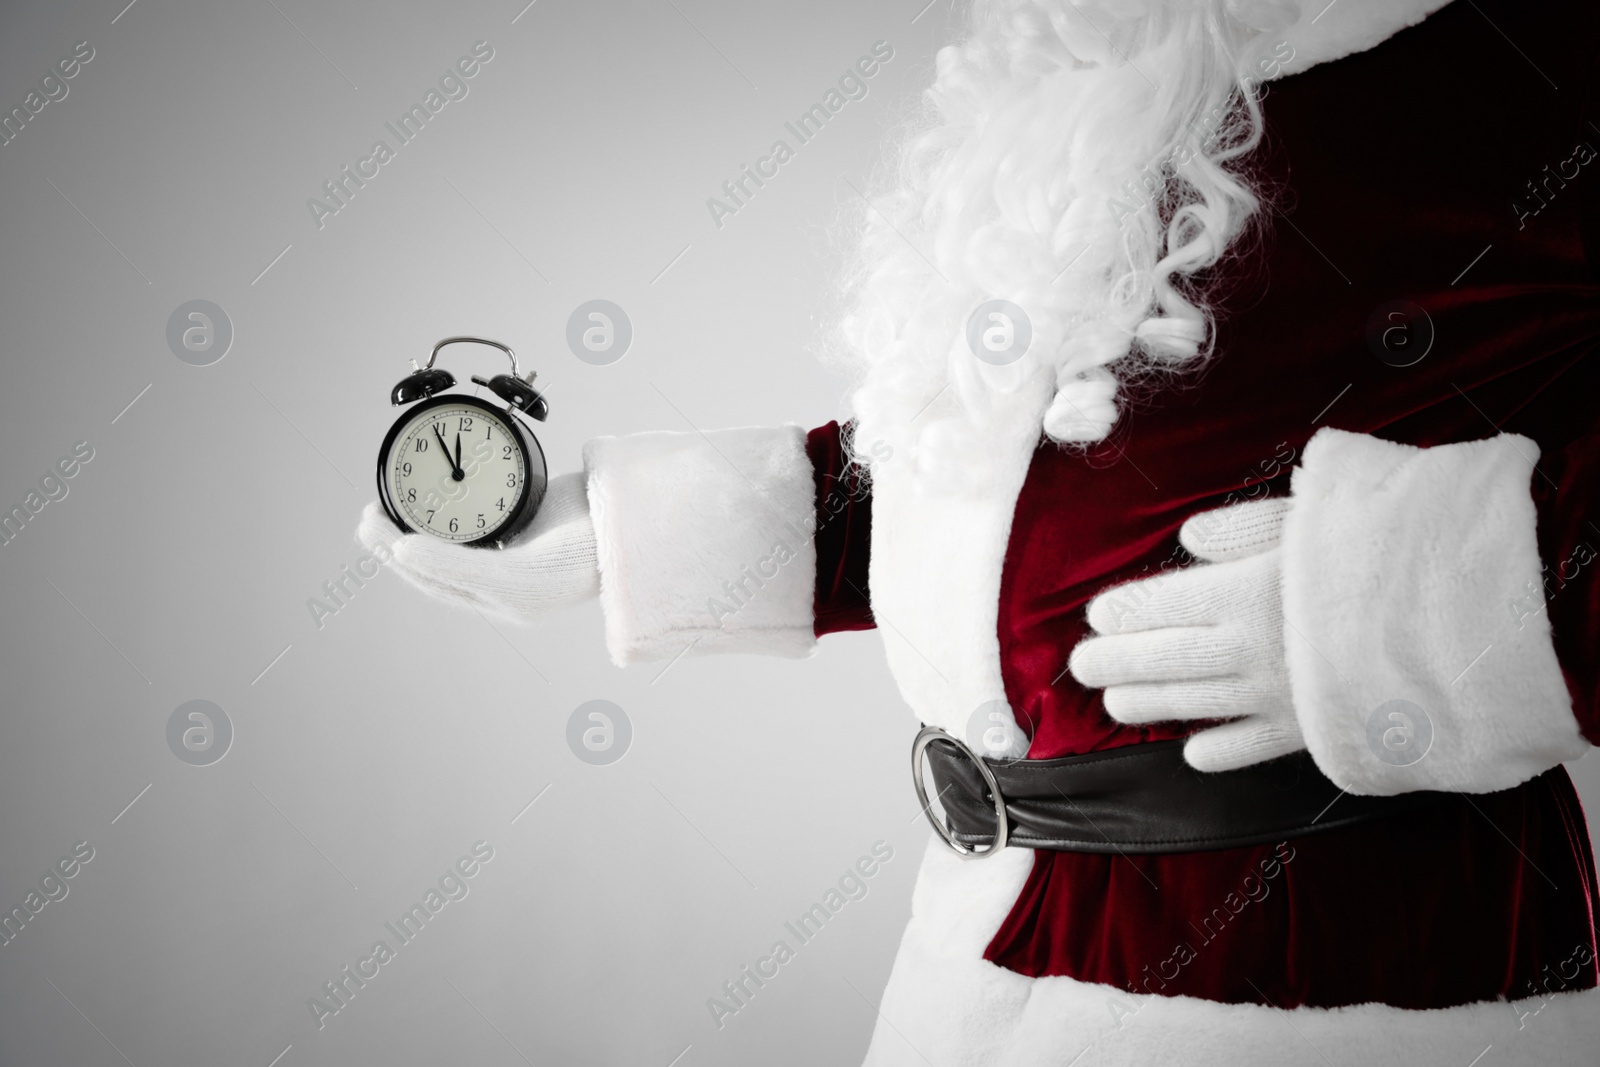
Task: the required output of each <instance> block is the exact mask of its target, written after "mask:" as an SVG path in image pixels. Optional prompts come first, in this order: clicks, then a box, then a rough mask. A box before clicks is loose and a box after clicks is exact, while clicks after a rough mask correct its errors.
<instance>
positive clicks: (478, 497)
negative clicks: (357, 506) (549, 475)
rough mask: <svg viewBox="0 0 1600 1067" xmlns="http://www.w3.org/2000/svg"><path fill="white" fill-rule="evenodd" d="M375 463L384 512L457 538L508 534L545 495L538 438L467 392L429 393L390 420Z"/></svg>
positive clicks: (438, 534)
mask: <svg viewBox="0 0 1600 1067" xmlns="http://www.w3.org/2000/svg"><path fill="white" fill-rule="evenodd" d="M530 445H531V448H530ZM381 463H382V467H381V468H380V471H381V478H382V484H383V490H384V494H383V495H384V497H385V503H386V504H387V505H388V506H389V507H388V510H389V513H390V517H391V518H394V519H395V520H396V521H397V522H399V523H400V524H401V525H402V526H403V527H406V528H407V529H410V530H413V531H416V532H417V533H428V534H433V535H434V536H435V537H440V538H443V539H444V540H446V541H455V542H458V543H462V544H467V543H471V542H476V541H485V542H486V541H489V540H493V539H494V535H495V534H496V533H497V532H504V533H510V532H511V531H512V530H514V529H515V528H516V527H517V526H520V525H521V521H519V520H521V519H522V517H523V516H524V515H526V514H529V509H528V507H527V505H529V504H530V503H531V504H532V505H533V506H535V507H536V506H537V505H538V500H537V497H540V496H543V493H544V480H545V471H544V457H543V455H542V454H540V453H539V446H538V443H537V442H535V441H534V440H533V438H532V436H531V435H529V434H527V433H526V432H525V431H523V430H522V428H521V427H520V426H517V425H515V424H514V423H513V421H512V419H511V416H509V415H508V414H506V413H504V412H500V411H497V410H495V409H494V408H491V407H489V406H488V405H486V404H482V403H480V402H477V401H474V400H472V399H471V398H467V397H436V398H434V399H433V400H431V401H428V402H426V403H424V404H422V405H419V406H418V408H417V409H415V410H413V411H412V412H411V413H410V414H409V415H408V416H406V417H405V418H403V419H401V421H399V422H397V423H395V425H394V427H393V429H391V430H390V431H389V439H388V440H387V441H386V442H385V443H384V449H383V454H382V459H381ZM530 468H533V469H532V470H530ZM530 475H531V479H532V482H531V486H530ZM530 488H531V490H532V493H533V494H534V499H531V500H530V497H529V492H530Z"/></svg>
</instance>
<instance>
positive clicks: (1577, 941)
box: [808, 0, 1600, 1008]
mask: <svg viewBox="0 0 1600 1067" xmlns="http://www.w3.org/2000/svg"><path fill="white" fill-rule="evenodd" d="M1480 8H1481V10H1480ZM1491 18H1492V23H1491V21H1490V20H1491ZM1513 41H1538V42H1540V50H1539V52H1538V55H1537V61H1538V62H1537V66H1535V64H1534V61H1533V59H1531V58H1527V57H1522V58H1519V57H1518V55H1517V54H1516V52H1515V51H1514V50H1515V48H1516V46H1515V45H1513V44H1511V43H1510V42H1513ZM1597 42H1600V10H1597V9H1595V8H1594V7H1593V6H1592V5H1582V6H1580V5H1578V4H1576V3H1560V4H1548V5H1513V4H1510V3H1489V2H1487V0H1485V2H1484V3H1482V4H1481V5H1473V4H1454V5H1451V6H1450V7H1448V8H1446V9H1444V10H1442V11H1440V12H1438V13H1436V14H1434V15H1433V16H1432V17H1430V18H1428V19H1427V20H1426V21H1424V22H1423V23H1421V24H1420V25H1418V26H1416V27H1413V28H1411V29H1409V30H1406V31H1403V32H1401V33H1399V34H1397V35H1396V36H1394V37H1393V38H1392V39H1390V40H1389V41H1387V42H1385V43H1384V44H1382V45H1381V46H1379V47H1377V48H1375V49H1373V50H1371V51H1369V52H1366V53H1363V54H1360V55H1356V56H1352V57H1350V58H1348V59H1345V60H1343V61H1341V62H1338V63H1335V64H1330V65H1327V66H1324V67H1321V68H1318V69H1314V70H1311V71H1309V72H1307V73H1305V74H1302V75H1299V76H1297V77H1295V78H1293V79H1289V80H1288V81H1286V82H1284V83H1281V84H1278V85H1274V86H1273V87H1271V90H1270V92H1269V93H1268V95H1267V97H1266V100H1265V102H1264V110H1265V115H1266V141H1265V144H1264V145H1263V147H1262V149H1261V150H1260V151H1259V152H1258V153H1257V154H1256V156H1255V157H1254V164H1253V165H1254V167H1255V168H1256V176H1257V178H1258V180H1259V181H1260V182H1261V183H1262V186H1263V187H1264V188H1265V189H1266V190H1268V192H1269V195H1270V197H1271V200H1272V207H1271V209H1270V210H1269V211H1267V212H1266V213H1265V217H1264V219H1263V222H1264V227H1263V236H1262V239H1261V240H1260V242H1259V244H1258V245H1257V246H1256V247H1253V248H1251V249H1250V250H1249V251H1247V252H1244V253H1242V254H1240V255H1239V256H1238V257H1236V258H1235V259H1233V260H1232V261H1230V262H1229V263H1227V264H1226V266H1225V268H1224V269H1222V270H1221V271H1219V276H1218V277H1217V278H1215V279H1213V281H1215V282H1216V288H1215V289H1214V290H1213V291H1214V293H1216V294H1218V296H1219V297H1220V302H1221V307H1222V315H1221V316H1220V323H1219V330H1218V338H1217V346H1216V356H1215V358H1214V360H1213V361H1212V363H1211V364H1210V365H1209V366H1208V367H1207V368H1206V369H1205V370H1204V371H1203V372H1201V373H1199V374H1196V375H1195V376H1193V377H1192V378H1190V379H1189V380H1188V381H1187V382H1185V383H1183V384H1181V385H1179V386H1177V387H1169V388H1167V389H1166V390H1164V391H1162V392H1161V393H1159V394H1157V395H1155V396H1152V397H1148V398H1145V400H1144V402H1143V403H1140V404H1136V405H1134V406H1133V407H1132V409H1131V410H1129V411H1128V412H1127V413H1126V414H1125V415H1124V416H1123V418H1122V420H1121V422H1120V423H1119V424H1118V426H1117V428H1116V430H1115V431H1114V433H1113V435H1112V437H1111V438H1110V439H1109V440H1107V441H1105V442H1103V443H1102V444H1100V445H1099V446H1097V447H1095V448H1093V449H1091V450H1090V451H1089V452H1088V454H1087V455H1083V454H1079V453H1072V452H1067V451H1064V450H1061V449H1058V448H1056V447H1054V446H1052V445H1050V444H1048V443H1045V444H1042V445H1041V446H1040V448H1039V450H1038V452H1037V453H1036V454H1035V456H1034V458H1033V462H1032V465H1031V467H1030V469H1029V471H1028V476H1027V480H1026V482H1025V484H1024V486H1023V489H1022V492H1021V494H1020V496H1019V498H1018V500H1017V504H1016V511H1015V515H1014V519H1013V524H1012V528H1011V534H1010V543H1009V548H1008V551H1007V556H1006V561H1005V568H1004V572H1003V579H1002V585H1001V594H1000V596H1001V600H1000V609H999V640H1000V649H1001V657H1002V671H1003V675H1004V681H1005V688H1006V696H1007V698H1008V699H1009V701H1010V704H1011V707H1012V708H1013V709H1014V711H1015V712H1016V714H1017V717H1018V720H1019V722H1020V723H1021V724H1022V725H1023V727H1024V728H1025V729H1027V730H1028V731H1029V733H1030V735H1031V737H1032V747H1031V750H1030V756H1031V757H1033V758H1048V757H1052V756H1061V755H1069V754H1075V753H1082V752H1090V751H1095V750H1101V749H1108V748H1115V747H1118V746H1122V745H1130V744H1138V743H1141V742H1144V741H1151V740H1157V739H1163V738H1170V737H1175V736H1181V735H1182V734H1183V733H1185V732H1186V729H1187V728H1186V727H1185V726H1184V725H1183V724H1178V723H1174V724H1158V725H1155V726H1149V727H1129V726H1122V725H1119V724H1118V723H1116V722H1114V721H1112V720H1111V719H1110V718H1109V717H1108V716H1107V715H1106V714H1105V712H1104V710H1103V708H1102V706H1101V694H1100V691H1098V690H1089V689H1085V688H1083V687H1082V686H1080V685H1078V684H1077V682H1076V681H1075V680H1074V679H1073V677H1072V676H1071V675H1070V674H1069V673H1068V672H1067V671H1066V669H1065V665H1066V662H1067V656H1068V654H1069V652H1070V651H1071V650H1072V648H1073V646H1074V645H1075V644H1076V643H1077V642H1078V641H1079V640H1080V639H1081V638H1083V637H1084V636H1085V634H1086V633H1087V623H1086V621H1085V617H1084V608H1085V605H1086V604H1087V603H1088V601H1089V600H1090V599H1091V598H1092V597H1094V596H1095V595H1096V594H1097V593H1099V592H1100V591H1102V590H1104V589H1105V588H1107V587H1108V586H1111V585H1113V584H1116V583H1118V582H1123V581H1127V580H1130V579H1135V578H1138V577H1140V576H1142V575H1147V574H1151V573H1154V572H1156V571H1157V570H1158V569H1159V568H1160V567H1161V565H1162V564H1163V563H1164V562H1166V563H1168V564H1169V565H1170V564H1171V562H1172V561H1173V560H1174V559H1176V558H1178V556H1179V555H1180V553H1179V550H1178V546H1177V531H1178V528H1179V526H1180V525H1181V524H1182V523H1183V521H1184V520H1185V519H1186V518H1188V517H1189V516H1191V515H1193V514H1195V513H1197V512H1200V511H1204V510H1207V509H1210V508H1215V507H1220V506H1223V505H1225V504H1228V503H1232V502H1235V501H1237V500H1241V499H1247V498H1250V497H1254V496H1259V495H1263V494H1283V493H1287V492H1288V485H1289V473H1290V470H1291V469H1292V467H1293V465H1294V463H1295V460H1296V457H1297V456H1298V454H1299V451H1300V450H1301V449H1302V448H1303V447H1304V445H1305V443H1306V441H1307V439H1308V438H1309V437H1310V436H1311V435H1312V434H1313V433H1314V432H1315V431H1316V430H1318V429H1319V428H1321V427H1323V426H1333V427H1338V428H1341V429H1345V430H1350V431H1354V432H1360V433H1367V434H1373V435H1375V436H1378V437H1381V438H1384V439H1386V440H1391V441H1397V442H1402V443H1406V444H1412V445H1418V446H1433V445H1440V444H1447V443H1452V442H1459V441H1471V440H1477V439H1480V438H1484V437H1488V436H1491V435H1493V434H1495V433H1497V432H1500V431H1506V432H1516V433H1521V434H1526V435H1527V436H1529V437H1531V438H1533V439H1535V440H1536V441H1537V442H1538V443H1539V445H1540V447H1541V449H1542V457H1541V459H1540V461H1539V463H1538V467H1537V469H1536V474H1535V478H1534V484H1533V486H1532V491H1533V494H1534V498H1535V501H1536V504H1537V507H1538V513H1539V543H1540V548H1541V554H1542V557H1543V559H1544V561H1545V562H1546V564H1547V566H1548V570H1547V572H1546V573H1547V582H1546V597H1547V601H1548V604H1547V610H1548V611H1549V613H1550V619H1551V623H1552V626H1553V635H1554V642H1555V647H1556V652H1557V656H1558V658H1559V660H1560V663H1561V665H1562V668H1563V671H1564V672H1565V675H1566V679H1567V682H1568V687H1569V689H1570V690H1571V694H1572V697H1573V704H1574V709H1575V712H1576V714H1577V715H1578V717H1579V722H1580V725H1581V728H1582V729H1583V731H1584V734H1585V736H1587V737H1588V738H1589V739H1590V740H1591V741H1597V742H1600V579H1596V577H1595V570H1596V567H1595V566H1593V565H1584V564H1582V563H1580V562H1576V561H1584V560H1588V559H1593V558H1594V557H1595V555H1596V550H1597V549H1600V512H1597V511H1596V510H1595V508H1594V506H1593V501H1594V496H1595V489H1596V488H1597V486H1600V276H1597V264H1600V175H1597V173H1596V172H1600V154H1597V151H1600V111H1597V110H1596V108H1595V107H1594V106H1593V103H1592V98H1591V94H1592V92H1593V90H1594V85H1595V71H1596V63H1595V53H1596V47H1597ZM1487 70H1494V71H1496V72H1497V74H1496V76H1494V77H1483V76H1482V75H1481V73H1480V72H1482V71H1487ZM1394 301H1406V302H1409V303H1410V304H1412V305H1415V306H1416V307H1418V308H1420V309H1422V310H1423V311H1424V312H1425V313H1426V319H1427V320H1429V321H1430V322H1431V335H1432V342H1431V347H1429V348H1428V351H1427V354H1426V356H1425V357H1423V358H1422V359H1421V360H1420V361H1418V362H1416V363H1414V364H1413V365H1410V366H1405V367H1396V366H1393V365H1391V362H1392V361H1391V362H1386V361H1384V360H1382V359H1380V358H1379V356H1378V354H1377V351H1376V349H1375V348H1374V342H1373V338H1374V335H1375V333H1376V334H1381V333H1382V331H1383V330H1384V329H1387V328H1391V327H1394V328H1398V329H1400V330H1402V331H1409V333H1408V334H1407V337H1408V339H1409V340H1410V341H1411V342H1412V343H1413V344H1416V345H1420V344H1422V343H1423V342H1424V340H1425V339H1426V335H1427V333H1428V332H1429V326H1428V325H1427V324H1426V323H1424V322H1423V321H1422V319H1421V318H1418V317H1416V316H1415V313H1411V317H1410V318H1409V319H1406V318H1400V319H1396V318H1389V317H1385V316H1384V315H1383V314H1378V316H1377V318H1376V319H1375V318H1374V316H1375V313H1378V312H1379V309H1380V308H1383V307H1384V306H1385V305H1389V304H1390V303H1391V302H1394ZM1399 337H1400V334H1396V333H1391V334H1390V335H1389V342H1390V344H1391V345H1393V344H1394V343H1395V342H1396V341H1397V340H1398V339H1399ZM808 452H809V454H810V457H811V459H812V462H813V466H814V468H815V473H816V480H817V491H818V500H819V511H818V533H817V537H816V548H817V560H818V573H817V585H816V604H815V616H816V632H817V633H818V635H821V634H825V633H829V632H834V631H838V630H849V629H862V628H866V627H870V626H871V625H872V621H871V612H870V606H869V600H870V596H869V590H868V582H867V557H868V552H869V537H870V529H871V498H870V493H868V492H866V491H864V490H862V489H860V487H857V486H846V488H848V489H850V490H851V491H850V492H849V493H848V499H849V503H848V506H846V507H845V508H844V509H843V510H842V511H839V510H836V508H837V504H834V505H833V506H831V507H829V508H826V509H824V508H822V507H821V506H820V502H821V501H824V500H828V499H832V500H835V501H837V500H838V499H839V496H838V493H837V490H838V488H839V479H840V478H841V471H842V469H843V465H842V458H843V457H842V453H841V449H840V444H839V427H838V426H837V424H833V423H830V424H829V425H827V426H823V427H820V428H818V429H817V430H815V431H813V432H812V433H811V435H810V438H809V442H808ZM1507 610H1508V611H1509V610H1511V608H1510V606H1509V605H1508V606H1507ZM1268 865H1272V866H1271V868H1270V869H1272V870H1273V872H1274V874H1275V875H1276V876H1277V877H1274V878H1273V879H1271V880H1270V881H1268V882H1262V881H1261V880H1260V874H1261V872H1262V871H1263V870H1265V869H1268ZM1252 875H1254V876H1256V877H1255V878H1253V879H1252V880H1251V883H1250V884H1252V885H1257V886H1260V885H1265V886H1266V887H1267V892H1266V893H1265V895H1262V894H1261V892H1260V890H1259V889H1257V890H1253V891H1247V890H1246V889H1245V888H1244V887H1245V886H1246V878H1247V876H1252ZM1218 902H1224V906H1223V907H1222V908H1218V907H1217V905H1218ZM1597 903H1600V898H1597V895H1596V888H1595V874H1594V862H1593V857H1592V855H1591V852H1590V846H1589V837H1588V831H1587V829H1586V826H1585V823H1584V817H1583V813H1582V810H1581V808H1580V806H1579V803H1578V800H1577V797H1576V795H1575V794H1574V792H1573V789H1572V785H1571V783H1570V781H1569V779H1568V777H1567V775H1566V772H1565V771H1564V770H1562V769H1560V768H1556V769H1554V770H1552V771H1549V772H1547V773H1545V774H1543V775H1540V776H1539V777H1537V778H1535V779H1534V780H1532V781H1530V782H1527V783H1525V784H1524V785H1522V786H1520V787H1518V788H1515V789H1510V790H1507V791H1505V792H1501V793H1494V794H1488V795H1479V796H1467V795H1462V796H1461V797H1460V800H1459V802H1457V803H1453V804H1449V805H1446V806H1444V807H1442V808H1437V809H1430V810H1429V811H1428V812H1427V813H1426V814H1421V815H1417V816H1414V817H1408V818H1403V819H1397V820H1393V821H1386V822H1380V823H1374V824H1368V825H1364V826H1360V827H1355V828H1350V829H1345V830H1340V831H1333V832H1328V833H1323V834H1315V835H1311V836H1306V837H1302V838H1298V839H1295V840H1293V841H1291V842H1290V843H1289V844H1288V845H1287V852H1285V851H1284V849H1283V848H1280V849H1278V850H1274V848H1273V847H1271V846H1262V847H1253V848H1242V849H1228V850H1221V851H1212V852H1203V853H1193V854H1188V855H1175V856H1133V857H1119V856H1102V855H1089V854H1081V853H1069V852H1046V851H1041V852H1039V853H1038V854H1037V858H1036V862H1035V866H1034V869H1033V872H1032V875H1031V877H1030V878H1029V880H1028V882H1027V885H1026V887H1025V888H1024V889H1023V891H1022V893H1021V895H1020V896H1019V898H1018V900H1017V902H1016V904H1015V906H1014V908H1013V909H1012V911H1011V914H1010V916H1009V917H1008V918H1007V920H1006V921H1005V923H1004V924H1003V925H1002V926H1001V928H1000V930H999V932H998V933H997V934H996V936H995V938H994V940H993V941H992V943H991V944H990V945H989V948H988V951H987V953H986V955H987V958H988V959H990V960H992V961H993V962H995V963H997V964H999V965H1000V966H1003V967H1006V968H1009V969H1011V970H1013V971H1017V972H1020V973H1022V974H1026V975H1030V976H1043V975H1066V976H1070V977H1072V978H1075V979H1078V980H1080V981H1088V982H1099V983H1107V984H1110V985H1114V986H1118V987H1123V988H1131V989H1135V990H1138V991H1140V992H1150V993H1160V994H1163V995H1178V994H1185V995H1189V996H1194V997H1200V998H1205V999H1209V1000H1214V1001H1225V1002H1254V1003H1272V1004H1276V1005H1277V1006H1279V1007H1289V1006H1294V1005H1313V1006H1334V1005H1343V1004H1354V1003H1361V1002H1367V1001H1379V1002H1382V1003H1387V1004H1391V1005H1395V1006H1399V1007H1405V1008H1433V1007H1445V1006H1449V1005H1456V1004H1463V1003H1467V1002H1471V1001H1481V1000H1491V999H1494V998H1497V997H1506V998H1510V999H1515V998H1519V997H1529V996H1534V995H1541V994H1542V993H1543V992H1545V991H1547V990H1548V991H1556V990H1563V989H1566V990H1573V989H1583V988H1590V987H1593V986H1595V985H1596V984H1597V977H1600V976H1597V964H1596V962H1595V961H1596V959H1597V957H1600V950H1597V947H1596V940H1595V925H1594V915H1595V909H1596V905H1597ZM1152 960H1155V961H1159V962H1158V963H1156V964H1155V965H1153V966H1152V963H1151V961H1152Z"/></svg>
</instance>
